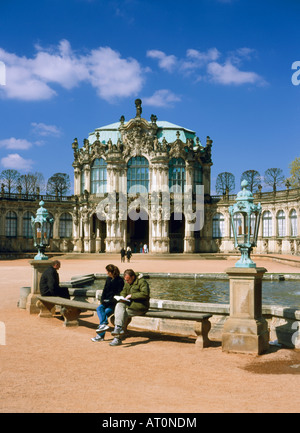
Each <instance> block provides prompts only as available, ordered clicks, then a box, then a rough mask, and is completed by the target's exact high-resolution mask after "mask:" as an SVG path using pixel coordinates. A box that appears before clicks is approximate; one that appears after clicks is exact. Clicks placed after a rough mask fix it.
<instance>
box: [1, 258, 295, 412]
mask: <svg viewBox="0 0 300 433" xmlns="http://www.w3.org/2000/svg"><path fill="white" fill-rule="evenodd" d="M144 256H145V255H144ZM144 256H143V257H142V256H140V255H138V254H137V255H135V256H134V257H133V260H132V263H131V264H130V265H128V264H127V263H125V264H120V263H119V257H118V256H113V255H110V256H105V255H101V256H99V257H96V258H94V259H84V260H82V259H64V258H62V259H61V262H62V267H61V269H60V279H61V281H67V280H69V279H70V278H71V277H72V276H74V275H80V274H85V273H104V268H105V266H106V264H108V263H115V264H117V265H119V267H120V269H121V271H124V270H125V269H126V268H127V267H129V266H130V267H132V268H133V269H134V270H136V271H144V272H197V273H198V272H223V271H224V270H225V269H226V268H228V267H230V266H233V265H234V263H235V261H236V260H233V261H231V260H220V261H215V260H199V259H198V260H191V259H187V260H184V259H180V260H162V259H160V260H157V259H155V258H153V257H151V256H148V257H144ZM256 263H257V266H263V267H265V268H266V269H267V270H268V271H269V272H280V273H291V272H293V273H295V272H299V271H300V268H299V267H298V268H297V267H293V266H287V265H282V264H280V263H277V262H275V261H271V260H259V261H257V260H256ZM0 272H1V285H0V299H1V302H0V322H2V328H3V324H4V327H5V345H4V344H3V338H2V344H1V345H0V373H1V374H0V412H1V413H11V412H16V413H20V412H25V413H36V412H38V413H44V412H55V413H57V412H64V413H70V412H80V413H82V412H99V413H112V414H113V413H116V412H118V413H177V414H179V413H208V412H220V413H226V412H234V413H240V412H246V413H253V412H256V413H260V412H269V413H270V412H271V413H279V412H284V413H288V412H299V389H300V351H299V350H290V349H284V348H277V347H275V346H270V350H269V352H268V353H266V354H264V355H261V356H253V355H244V354H228V353H224V352H222V348H221V344H220V343H218V342H215V343H214V345H213V346H212V347H209V348H207V349H204V350H199V349H197V348H196V347H195V345H194V344H193V343H194V339H193V337H192V336H191V338H181V337H178V336H170V335H161V334H156V333H154V332H149V331H147V332H142V331H140V330H139V331H137V330H131V332H130V336H129V337H128V338H127V339H126V340H125V341H124V343H123V344H122V345H121V346H118V347H111V346H109V344H108V343H109V342H110V341H111V335H110V333H107V334H106V341H104V342H102V343H93V342H92V341H91V340H90V339H91V337H92V336H94V335H95V328H96V326H97V324H98V322H97V318H96V317H95V316H94V315H92V314H90V313H84V314H82V316H81V320H80V326H79V327H77V328H65V327H63V325H62V320H61V318H60V316H59V315H57V317H53V318H50V319H46V318H44V319H41V318H38V317H37V315H29V314H28V313H27V312H26V311H25V310H21V309H19V308H17V301H18V299H19V290H20V287H22V286H30V285H31V272H32V271H31V267H30V265H29V263H28V259H22V260H11V261H8V260H4V261H0ZM298 284H299V283H298Z"/></svg>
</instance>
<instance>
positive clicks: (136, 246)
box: [127, 209, 149, 253]
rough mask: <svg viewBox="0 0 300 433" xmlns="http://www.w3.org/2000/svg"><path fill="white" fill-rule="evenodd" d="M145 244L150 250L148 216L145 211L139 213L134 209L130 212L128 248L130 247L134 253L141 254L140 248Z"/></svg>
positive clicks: (128, 219)
mask: <svg viewBox="0 0 300 433" xmlns="http://www.w3.org/2000/svg"><path fill="white" fill-rule="evenodd" d="M137 217H139V218H137ZM144 244H147V245H148V248H149V220H148V214H147V212H146V211H145V210H144V209H141V210H140V211H139V212H138V211H137V210H136V209H134V210H131V211H130V212H128V218H127V246H130V248H131V249H132V252H133V253H134V252H136V253H139V252H140V246H141V245H144Z"/></svg>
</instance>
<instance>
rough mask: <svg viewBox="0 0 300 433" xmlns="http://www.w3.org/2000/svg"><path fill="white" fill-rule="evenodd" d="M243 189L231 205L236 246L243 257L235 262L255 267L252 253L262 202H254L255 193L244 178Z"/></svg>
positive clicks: (246, 266)
mask: <svg viewBox="0 0 300 433" xmlns="http://www.w3.org/2000/svg"><path fill="white" fill-rule="evenodd" d="M241 186H242V190H241V191H240V192H239V193H238V194H237V197H236V203H235V204H234V205H233V206H230V207H229V214H230V216H231V224H232V230H233V235H234V246H235V248H236V247H238V248H239V250H240V252H241V258H240V259H239V261H238V262H237V263H236V264H235V266H236V267H240V268H255V267H256V264H255V263H254V262H253V261H252V260H251V258H250V253H251V251H252V249H253V247H255V246H256V245H257V236H258V228H259V223H260V217H261V204H260V203H258V204H257V205H256V204H254V203H253V194H252V192H251V191H249V190H248V189H247V186H248V182H247V181H246V180H243V181H242V183H241ZM235 217H236V218H235Z"/></svg>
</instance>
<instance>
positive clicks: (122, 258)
mask: <svg viewBox="0 0 300 433" xmlns="http://www.w3.org/2000/svg"><path fill="white" fill-rule="evenodd" d="M125 256H126V251H125V248H124V247H122V248H121V263H124V262H125Z"/></svg>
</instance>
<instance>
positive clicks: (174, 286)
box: [93, 277, 300, 309]
mask: <svg viewBox="0 0 300 433" xmlns="http://www.w3.org/2000/svg"><path fill="white" fill-rule="evenodd" d="M147 281H148V283H149V286H150V293H151V298H155V299H163V300H168V299H169V300H172V301H192V302H209V303H219V304H229V281H228V280H208V279H201V280H199V279H196V280H195V279H192V278H191V279H181V278H174V279H173V278H168V277H166V278H151V277H150V278H149V279H147ZM103 286H104V279H101V280H95V283H94V285H93V288H96V289H103ZM262 303H263V304H265V305H282V306H285V307H287V306H288V307H298V308H299V309H300V281H297V280H296V281H295V280H293V281H263V284H262Z"/></svg>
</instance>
